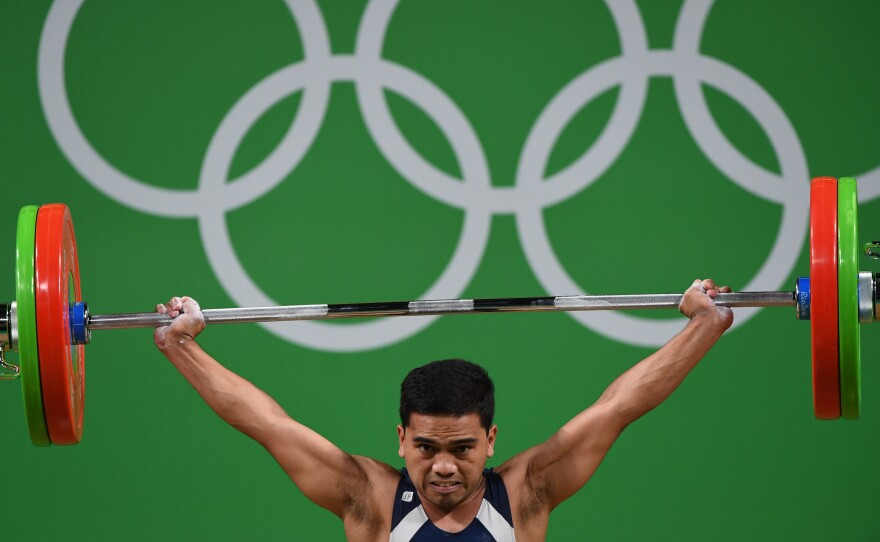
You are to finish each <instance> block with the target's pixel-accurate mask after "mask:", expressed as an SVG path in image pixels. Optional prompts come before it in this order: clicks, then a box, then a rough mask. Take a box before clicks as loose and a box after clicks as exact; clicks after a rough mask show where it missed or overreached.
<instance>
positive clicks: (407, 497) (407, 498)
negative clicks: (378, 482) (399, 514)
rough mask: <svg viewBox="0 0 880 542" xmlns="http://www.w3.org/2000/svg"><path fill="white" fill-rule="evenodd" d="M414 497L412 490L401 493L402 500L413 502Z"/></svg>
mask: <svg viewBox="0 0 880 542" xmlns="http://www.w3.org/2000/svg"><path fill="white" fill-rule="evenodd" d="M412 498H413V492H412V491H404V492H403V493H402V494H401V495H400V500H402V501H403V502H412Z"/></svg>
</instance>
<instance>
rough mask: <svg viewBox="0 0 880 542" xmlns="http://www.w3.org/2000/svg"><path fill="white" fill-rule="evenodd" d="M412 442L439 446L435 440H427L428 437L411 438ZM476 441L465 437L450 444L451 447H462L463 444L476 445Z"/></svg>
mask: <svg viewBox="0 0 880 542" xmlns="http://www.w3.org/2000/svg"><path fill="white" fill-rule="evenodd" d="M413 442H414V443H416V444H432V445H434V446H437V445H439V443H438V442H437V441H436V440H433V439H429V438H428V437H413ZM476 442H477V439H476V438H474V437H465V438H460V439H456V440H453V441H451V442H450V444H452V445H453V446H462V445H464V444H476Z"/></svg>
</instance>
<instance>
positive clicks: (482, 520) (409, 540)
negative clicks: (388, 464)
mask: <svg viewBox="0 0 880 542" xmlns="http://www.w3.org/2000/svg"><path fill="white" fill-rule="evenodd" d="M400 473H401V478H400V483H399V484H397V492H396V494H395V497H394V513H393V514H392V516H391V538H390V539H389V540H390V542H439V541H447V542H448V541H449V540H450V539H455V540H457V541H459V542H515V540H516V539H515V538H514V536H513V516H512V514H511V512H510V501H509V500H508V498H507V489H505V488H504V482H503V481H502V480H501V477H500V476H498V475H497V474H495V472H493V471H492V469H486V470H484V471H483V478H485V479H486V491H485V492H484V493H483V502H482V503H481V504H480V510H479V511H478V512H477V516H476V517H475V518H474V520H473V521H471V523H470V525H468V526H467V527H465V529H464V530H462V531H460V532H457V533H447V532H446V531H443V530H441V529H439V528H438V527H436V526H435V525H434V524H433V523H431V520H430V519H428V515H427V514H425V509H424V508H422V503H421V501H420V500H419V494H418V493H417V492H416V488H415V486H414V485H413V483H412V480H411V479H410V477H409V473H408V472H406V469H401V470H400Z"/></svg>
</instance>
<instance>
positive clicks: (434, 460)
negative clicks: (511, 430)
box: [397, 359, 498, 511]
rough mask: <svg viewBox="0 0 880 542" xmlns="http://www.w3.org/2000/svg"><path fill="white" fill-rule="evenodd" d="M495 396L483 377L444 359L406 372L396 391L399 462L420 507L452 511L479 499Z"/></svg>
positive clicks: (490, 448) (491, 444) (490, 447)
mask: <svg viewBox="0 0 880 542" xmlns="http://www.w3.org/2000/svg"><path fill="white" fill-rule="evenodd" d="M494 414H495V390H494V385H493V384H492V380H491V379H490V378H489V375H488V374H487V373H486V371H485V370H484V369H483V368H482V367H480V366H478V365H475V364H473V363H470V362H467V361H464V360H460V359H450V360H442V361H435V362H433V363H429V364H428V365H425V366H423V367H419V368H418V369H414V370H413V371H411V372H410V373H409V374H408V375H407V377H406V378H405V379H404V381H403V384H402V385H401V390H400V421H401V425H399V426H397V436H398V439H399V442H400V450H399V452H398V453H399V455H400V457H402V458H404V460H405V462H406V467H407V470H408V471H409V474H410V478H412V481H413V483H415V485H416V487H417V488H418V490H419V496H420V497H421V499H422V501H423V504H425V505H433V506H436V507H437V508H439V509H441V510H446V511H448V510H452V509H454V508H456V507H458V506H461V505H463V504H466V503H470V502H473V499H476V498H478V497H479V495H481V493H480V490H481V489H482V488H483V469H484V468H485V466H486V461H487V459H488V458H489V457H492V455H494V453H495V435H496V433H497V431H498V428H497V427H495V426H494V425H492V418H493V417H494Z"/></svg>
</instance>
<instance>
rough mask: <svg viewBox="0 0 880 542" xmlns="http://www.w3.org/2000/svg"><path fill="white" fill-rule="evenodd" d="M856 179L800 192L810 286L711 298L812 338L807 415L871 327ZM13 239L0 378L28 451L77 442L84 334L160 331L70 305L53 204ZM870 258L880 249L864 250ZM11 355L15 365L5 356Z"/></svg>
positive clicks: (519, 306) (847, 366) (849, 393)
mask: <svg viewBox="0 0 880 542" xmlns="http://www.w3.org/2000/svg"><path fill="white" fill-rule="evenodd" d="M857 201H858V198H857V195H856V181H855V179H853V178H850V177H845V178H841V179H840V180H839V181H838V180H837V179H835V178H832V177H818V178H815V179H813V181H812V183H811V185H810V277H801V278H798V279H797V281H796V284H795V289H794V290H793V291H770V292H731V293H721V294H719V295H718V296H717V297H716V298H715V300H714V301H715V304H716V305H719V306H726V307H794V308H795V309H796V310H795V315H796V317H797V318H798V319H800V320H809V321H810V325H811V335H812V357H813V371H812V372H813V401H814V413H815V416H816V417H817V418H820V419H835V418H839V417H841V415H842V416H843V417H844V418H847V419H856V418H858V417H859V414H860V401H861V391H860V387H861V384H860V354H859V327H858V324H859V323H870V322H873V321H875V320H878V319H880V314H878V303H877V295H878V288H877V283H878V280H880V275H874V274H872V273H868V272H859V271H858V268H857V254H858V252H859V247H858V246H857V241H856V238H857V233H858V229H857V216H856V208H857ZM17 227H18V230H17V236H16V296H17V299H16V301H13V302H10V303H6V304H0V379H5V380H13V379H18V378H19V377H20V378H21V380H22V383H23V386H22V389H23V394H22V395H23V397H24V403H25V414H26V418H27V423H28V430H29V433H30V437H31V442H32V443H33V444H34V445H37V446H48V445H50V444H60V445H67V444H76V443H78V442H80V440H81V437H82V425H83V412H84V404H85V350H84V346H85V345H86V344H88V343H89V341H90V338H91V332H92V331H93V330H106V329H131V328H155V327H159V326H165V325H169V324H170V323H171V321H172V319H171V318H170V317H169V316H168V315H167V314H159V313H155V312H147V313H122V314H103V315H102V314H91V313H90V311H89V308H88V305H87V304H86V303H85V302H84V301H83V300H82V295H81V287H80V277H79V264H78V260H77V253H76V240H75V236H74V229H73V221H72V218H71V214H70V210H69V209H68V207H67V206H66V205H64V204H60V203H56V204H49V205H43V206H41V207H36V206H26V207H24V208H22V209H21V212H20V213H19V220H18V226H17ZM864 250H865V253H866V254H867V255H868V256H871V257H874V258H877V257H878V253H880V243H878V242H874V243H868V244H867V245H865V247H864ZM681 298H682V294H678V293H676V294H627V295H573V296H546V297H515V298H491V299H447V300H413V301H394V302H379V303H375V302H371V303H353V304H311V305H287V306H277V307H247V308H225V309H205V310H203V311H202V312H203V314H204V317H205V322H206V324H230V323H246V322H277V321H296V320H326V319H338V318H361V317H391V316H431V315H451V314H468V313H471V314H473V313H498V312H568V311H593V310H644V309H671V308H677V307H678V305H679V303H680V301H681ZM9 350H12V351H15V352H18V354H19V361H20V366H19V365H15V364H12V363H10V362H8V361H7V360H6V359H5V356H4V352H5V351H9Z"/></svg>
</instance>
